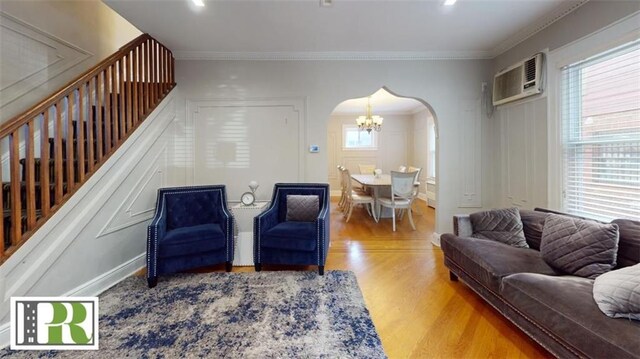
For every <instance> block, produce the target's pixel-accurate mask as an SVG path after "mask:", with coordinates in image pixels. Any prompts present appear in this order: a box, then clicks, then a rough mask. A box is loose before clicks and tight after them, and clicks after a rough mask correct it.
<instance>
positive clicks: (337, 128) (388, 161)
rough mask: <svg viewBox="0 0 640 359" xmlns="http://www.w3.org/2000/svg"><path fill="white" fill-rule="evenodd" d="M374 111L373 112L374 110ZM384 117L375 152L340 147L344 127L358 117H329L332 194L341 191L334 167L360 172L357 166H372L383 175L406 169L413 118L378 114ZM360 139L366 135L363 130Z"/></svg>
mask: <svg viewBox="0 0 640 359" xmlns="http://www.w3.org/2000/svg"><path fill="white" fill-rule="evenodd" d="M374 112H375V111H374ZM375 114H376V115H381V116H383V117H384V124H383V126H382V127H383V128H382V131H380V132H377V133H375V135H376V136H378V149H377V150H350V149H344V148H343V141H344V139H343V132H342V126H343V125H354V124H355V119H356V117H358V116H357V115H350V116H349V115H332V116H331V117H330V118H329V123H328V130H327V131H328V132H327V147H326V149H327V156H328V158H329V161H328V173H329V184H330V185H331V189H332V191H340V178H339V177H338V171H337V168H336V166H338V165H343V166H345V167H346V168H347V169H349V171H350V172H351V173H360V170H359V168H358V165H359V164H370V165H375V166H376V168H380V169H382V171H383V172H384V173H389V171H392V170H393V171H396V170H397V169H398V167H399V166H400V165H404V166H407V164H408V163H409V159H410V158H411V157H412V156H413V134H412V132H413V118H412V116H411V115H403V114H388V113H387V114H380V113H378V112H375ZM361 136H369V135H368V134H367V132H366V131H363V132H361Z"/></svg>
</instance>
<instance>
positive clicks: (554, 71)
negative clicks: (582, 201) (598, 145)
mask: <svg viewBox="0 0 640 359" xmlns="http://www.w3.org/2000/svg"><path fill="white" fill-rule="evenodd" d="M639 31H640V14H634V15H632V16H630V17H628V18H626V19H624V20H622V21H619V22H618V23H616V24H614V25H612V26H610V27H607V28H605V29H602V30H600V31H598V32H595V33H593V34H591V35H588V36H586V37H584V38H582V39H579V40H577V41H574V42H572V43H569V44H567V45H565V46H563V47H560V48H558V49H555V50H553V51H550V52H548V56H547V64H548V67H547V78H546V80H547V99H548V102H549V105H548V110H547V129H548V131H547V143H548V152H547V160H548V162H547V163H548V166H547V170H548V173H547V181H548V182H547V183H548V191H547V206H548V208H551V209H555V210H559V211H566V209H565V207H564V196H563V192H564V178H563V176H564V173H565V171H564V165H563V158H564V156H563V138H562V116H561V110H562V109H561V95H562V93H561V90H560V86H561V80H562V68H563V67H564V66H567V65H570V64H573V63H576V62H578V61H581V60H583V59H586V58H589V57H592V56H595V55H597V54H600V53H602V52H605V51H607V50H610V49H614V48H616V47H619V46H621V45H624V44H626V43H629V42H631V41H634V40H637V38H638V32H639Z"/></svg>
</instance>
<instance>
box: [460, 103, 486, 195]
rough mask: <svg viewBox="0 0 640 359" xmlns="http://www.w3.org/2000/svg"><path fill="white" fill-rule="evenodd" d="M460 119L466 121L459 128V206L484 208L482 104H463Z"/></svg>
mask: <svg viewBox="0 0 640 359" xmlns="http://www.w3.org/2000/svg"><path fill="white" fill-rule="evenodd" d="M459 118H460V119H466V120H465V122H464V123H460V126H459V127H458V135H459V137H458V143H457V144H458V146H459V147H460V150H459V152H458V156H459V157H458V160H459V162H458V166H459V173H458V180H459V181H460V185H459V188H460V192H459V193H458V206H459V207H467V208H479V207H482V194H481V192H482V146H481V138H482V122H481V121H482V119H481V117H480V103H479V102H470V103H467V104H462V106H461V108H460V117H459Z"/></svg>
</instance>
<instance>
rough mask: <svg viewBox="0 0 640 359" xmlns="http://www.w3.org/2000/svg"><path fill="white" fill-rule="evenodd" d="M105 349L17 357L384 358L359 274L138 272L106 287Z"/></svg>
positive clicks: (102, 345) (102, 308)
mask: <svg viewBox="0 0 640 359" xmlns="http://www.w3.org/2000/svg"><path fill="white" fill-rule="evenodd" d="M99 323H100V324H99V325H100V328H99V332H100V334H99V346H100V350H98V351H97V352H95V351H93V352H89V351H83V352H77V351H76V352H46V353H44V352H39V353H38V352H8V351H7V350H3V351H2V352H1V353H0V356H3V355H6V354H9V353H11V354H13V355H11V354H10V356H11V357H14V356H16V355H17V357H38V356H45V357H73V358H76V357H86V358H95V357H101V358H125V357H135V358H143V357H149V358H156V357H164V358H180V357H186V358H193V357H202V358H204V357H206V358H386V356H385V354H384V351H383V349H382V345H381V343H380V338H379V337H378V335H377V333H376V330H375V327H374V325H373V322H372V321H371V318H370V316H369V311H368V310H367V308H366V306H365V304H364V300H363V298H362V293H361V292H360V288H359V287H358V283H357V281H356V277H355V275H354V274H353V273H352V272H346V271H327V272H326V273H325V275H324V276H319V275H318V274H317V272H315V271H302V272H278V271H275V272H259V273H207V274H179V275H174V276H170V277H161V278H160V280H159V282H158V286H157V287H155V288H153V289H148V288H147V285H146V279H145V278H141V277H131V278H128V279H126V280H124V281H123V282H121V283H119V284H118V285H116V286H115V287H113V288H111V289H109V290H107V291H106V292H104V293H103V294H102V295H100V321H99Z"/></svg>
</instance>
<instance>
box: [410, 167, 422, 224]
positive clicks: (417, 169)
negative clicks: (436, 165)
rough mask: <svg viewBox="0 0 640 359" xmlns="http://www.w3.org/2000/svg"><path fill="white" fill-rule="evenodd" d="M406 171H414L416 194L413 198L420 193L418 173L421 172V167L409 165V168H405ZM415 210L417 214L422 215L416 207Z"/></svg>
mask: <svg viewBox="0 0 640 359" xmlns="http://www.w3.org/2000/svg"><path fill="white" fill-rule="evenodd" d="M407 172H416V181H415V183H416V185H415V191H416V195H415V197H414V199H415V198H417V197H418V194H419V193H420V174H421V173H422V167H413V166H409V170H407ZM412 207H413V206H412ZM415 212H416V214H417V215H422V213H421V212H420V210H418V209H416V210H415Z"/></svg>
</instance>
